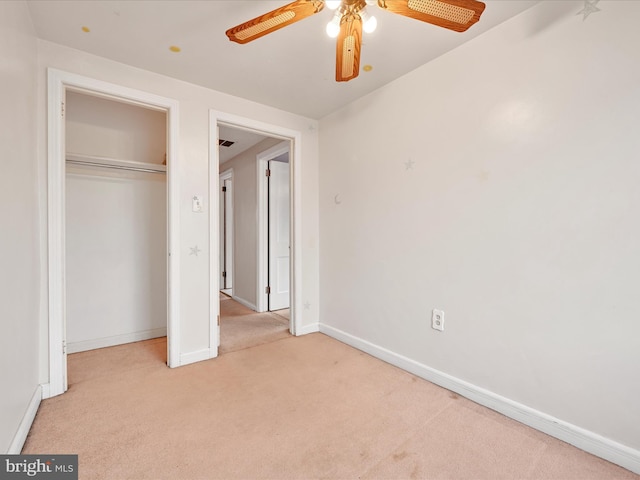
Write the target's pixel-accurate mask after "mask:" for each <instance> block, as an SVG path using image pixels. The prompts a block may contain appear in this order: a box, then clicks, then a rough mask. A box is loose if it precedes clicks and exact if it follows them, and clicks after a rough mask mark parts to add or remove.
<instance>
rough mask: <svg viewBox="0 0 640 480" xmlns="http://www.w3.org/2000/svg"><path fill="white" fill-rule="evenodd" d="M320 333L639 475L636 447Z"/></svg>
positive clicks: (335, 334)
mask: <svg viewBox="0 0 640 480" xmlns="http://www.w3.org/2000/svg"><path fill="white" fill-rule="evenodd" d="M320 332H322V333H324V334H326V335H328V336H330V337H332V338H335V339H336V340H339V341H341V342H343V343H346V344H347V345H350V346H352V347H354V348H357V349H358V350H362V351H363V352H366V353H368V354H370V355H372V356H374V357H376V358H379V359H380V360H383V361H385V362H387V363H390V364H391V365H395V366H396V367H399V368H402V369H403V370H406V371H408V372H410V373H413V374H414V375H416V376H418V377H421V378H424V379H425V380H428V381H430V382H432V383H435V384H436V385H440V386H441V387H444V388H446V389H448V390H451V391H454V392H456V393H459V394H460V395H462V396H463V397H466V398H468V399H470V400H473V401H474V402H476V403H479V404H480V405H484V406H485V407H488V408H490V409H492V410H495V411H497V412H500V413H502V414H503V415H505V416H507V417H510V418H513V419H514V420H517V421H518V422H521V423H524V424H525V425H528V426H530V427H532V428H535V429H536V430H539V431H541V432H544V433H546V434H547V435H551V436H552V437H555V438H558V439H560V440H562V441H564V442H567V443H570V444H571V445H574V446H576V447H578V448H580V449H581V450H584V451H586V452H589V453H591V454H593V455H596V456H598V457H600V458H604V459H605V460H608V461H610V462H612V463H615V464H617V465H620V466H621V467H624V468H626V469H628V470H631V471H632V472H635V473H639V474H640V451H639V450H634V449H633V448H630V447H627V446H626V445H622V444H621V443H618V442H615V441H613V440H610V439H608V438H605V437H603V436H601V435H598V434H597V433H594V432H591V431H589V430H585V429H584V428H581V427H578V426H576V425H573V424H571V423H568V422H565V421H563V420H560V419H558V418H555V417H552V416H551V415H547V414H546V413H543V412H540V411H538V410H535V409H533V408H530V407H528V406H526V405H523V404H521V403H518V402H514V401H513V400H510V399H508V398H506V397H503V396H500V395H498V394H496V393H494V392H491V391H489V390H485V389H484V388H480V387H478V386H476V385H473V384H471V383H469V382H465V381H464V380H460V379H459V378H456V377H453V376H451V375H448V374H446V373H443V372H440V371H439V370H435V369H433V368H431V367H428V366H427V365H424V364H422V363H418V362H416V361H415V360H411V359H410V358H407V357H404V356H402V355H399V354H397V353H394V352H392V351H390V350H387V349H385V348H382V347H380V346H378V345H375V344H373V343H371V342H368V341H366V340H363V339H361V338H358V337H355V336H353V335H351V334H349V333H346V332H343V331H342V330H338V329H337V328H334V327H331V326H329V325H325V324H322V323H321V324H320Z"/></svg>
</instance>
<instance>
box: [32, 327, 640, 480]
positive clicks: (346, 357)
mask: <svg viewBox="0 0 640 480" xmlns="http://www.w3.org/2000/svg"><path fill="white" fill-rule="evenodd" d="M165 352H166V344H165V342H164V340H163V339H156V340H150V341H146V342H138V343H134V344H128V345H121V346H118V347H111V348H105V349H101V350H94V351H90V352H82V353H78V354H74V355H70V356H69V379H70V388H69V391H68V392H67V393H65V394H64V395H62V396H58V397H54V398H51V399H48V400H44V401H43V402H42V404H41V407H40V410H39V412H38V415H37V417H36V419H35V422H34V425H33V428H32V430H31V433H30V435H29V437H28V439H27V442H26V445H25V448H24V450H23V453H25V454H35V453H76V454H78V455H79V472H80V478H81V479H109V480H117V479H178V480H182V479H184V480H187V479H194V480H195V479H320V478H323V479H358V478H362V479H373V478H380V479H411V478H417V479H420V478H424V479H427V478H428V479H445V478H449V479H487V480H494V479H509V480H513V479H563V480H568V479H576V480H588V479H598V480H601V479H634V480H638V479H639V478H640V477H638V476H637V475H634V474H632V473H631V472H629V471H627V470H624V469H622V468H620V467H617V466H615V465H613V464H610V463H608V462H606V461H604V460H601V459H599V458H596V457H594V456H592V455H589V454H587V453H585V452H582V451H581V450H578V449H576V448H574V447H571V446H569V445H567V444H565V443H563V442H561V441H559V440H556V439H554V438H551V437H548V436H546V435H544V434H542V433H540V432H537V431H535V430H532V429H530V428H528V427H526V426H524V425H521V424H519V423H517V422H515V421H513V420H510V419H508V418H506V417H503V416H502V415H500V414H497V413H495V412H493V411H491V410H488V409H486V408H484V407H481V406H479V405H477V404H474V403H473V402H471V401H468V400H466V399H464V398H462V397H460V396H458V395H456V394H454V393H452V392H450V391H448V390H444V389H442V388H440V387H437V386H435V385H433V384H431V383H429V382H426V381H424V380H422V379H420V378H417V377H415V376H413V375H411V374H409V373H406V372H404V371H402V370H399V369H397V368H395V367H392V366H390V365H388V364H386V363H383V362H381V361H379V360H377V359H375V358H372V357H370V356H368V355H366V354H364V353H362V352H359V351H357V350H354V349H353V348H351V347H349V346H346V345H344V344H342V343H340V342H337V341H335V340H333V339H331V338H329V337H327V336H325V335H322V334H319V333H316V334H311V335H306V336H303V337H291V336H289V337H286V338H283V339H280V340H276V341H273V342H270V343H263V344H262V345H258V346H255V347H251V348H244V349H241V350H236V351H233V352H230V353H226V354H223V355H221V356H220V357H219V358H217V359H214V360H210V361H206V362H200V363H196V364H192V365H188V366H185V367H181V368H177V369H169V368H167V366H166V365H165V364H164V361H165V357H166V353H165Z"/></svg>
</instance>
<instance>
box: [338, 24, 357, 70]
mask: <svg viewBox="0 0 640 480" xmlns="http://www.w3.org/2000/svg"><path fill="white" fill-rule="evenodd" d="M361 44H362V20H361V19H360V16H359V15H350V16H349V17H347V18H346V19H344V21H343V22H342V23H341V24H340V33H339V34H338V41H337V43H336V81H337V82H348V81H349V80H352V79H354V78H356V77H357V76H358V74H359V73H360V45H361Z"/></svg>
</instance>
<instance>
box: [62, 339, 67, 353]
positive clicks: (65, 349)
mask: <svg viewBox="0 0 640 480" xmlns="http://www.w3.org/2000/svg"><path fill="white" fill-rule="evenodd" d="M62 354H63V355H66V354H67V341H66V340H63V341H62Z"/></svg>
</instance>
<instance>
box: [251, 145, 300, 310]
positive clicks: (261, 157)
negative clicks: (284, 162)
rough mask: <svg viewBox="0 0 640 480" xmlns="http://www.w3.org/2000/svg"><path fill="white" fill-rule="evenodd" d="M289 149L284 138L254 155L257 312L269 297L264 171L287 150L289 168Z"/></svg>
mask: <svg viewBox="0 0 640 480" xmlns="http://www.w3.org/2000/svg"><path fill="white" fill-rule="evenodd" d="M290 150H291V142H290V141H287V140H285V141H283V142H280V143H279V144H277V145H274V146H273V147H271V148H269V149H268V150H265V151H264V152H260V153H258V155H256V160H257V161H256V164H257V168H258V172H257V173H258V193H257V199H258V280H257V292H256V307H257V310H258V312H266V311H267V309H268V305H269V298H268V295H267V290H266V287H267V284H268V280H269V279H268V278H267V272H268V270H269V267H268V265H269V238H268V236H267V231H268V228H267V227H268V219H269V202H267V201H266V196H267V176H266V175H265V173H264V172H265V171H266V170H267V167H268V165H269V161H270V160H273V159H274V158H277V157H279V156H280V155H282V154H283V153H287V152H288V153H289V168H291V152H290ZM290 172H291V170H290ZM290 186H291V185H290ZM289 198H290V199H291V188H289Z"/></svg>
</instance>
